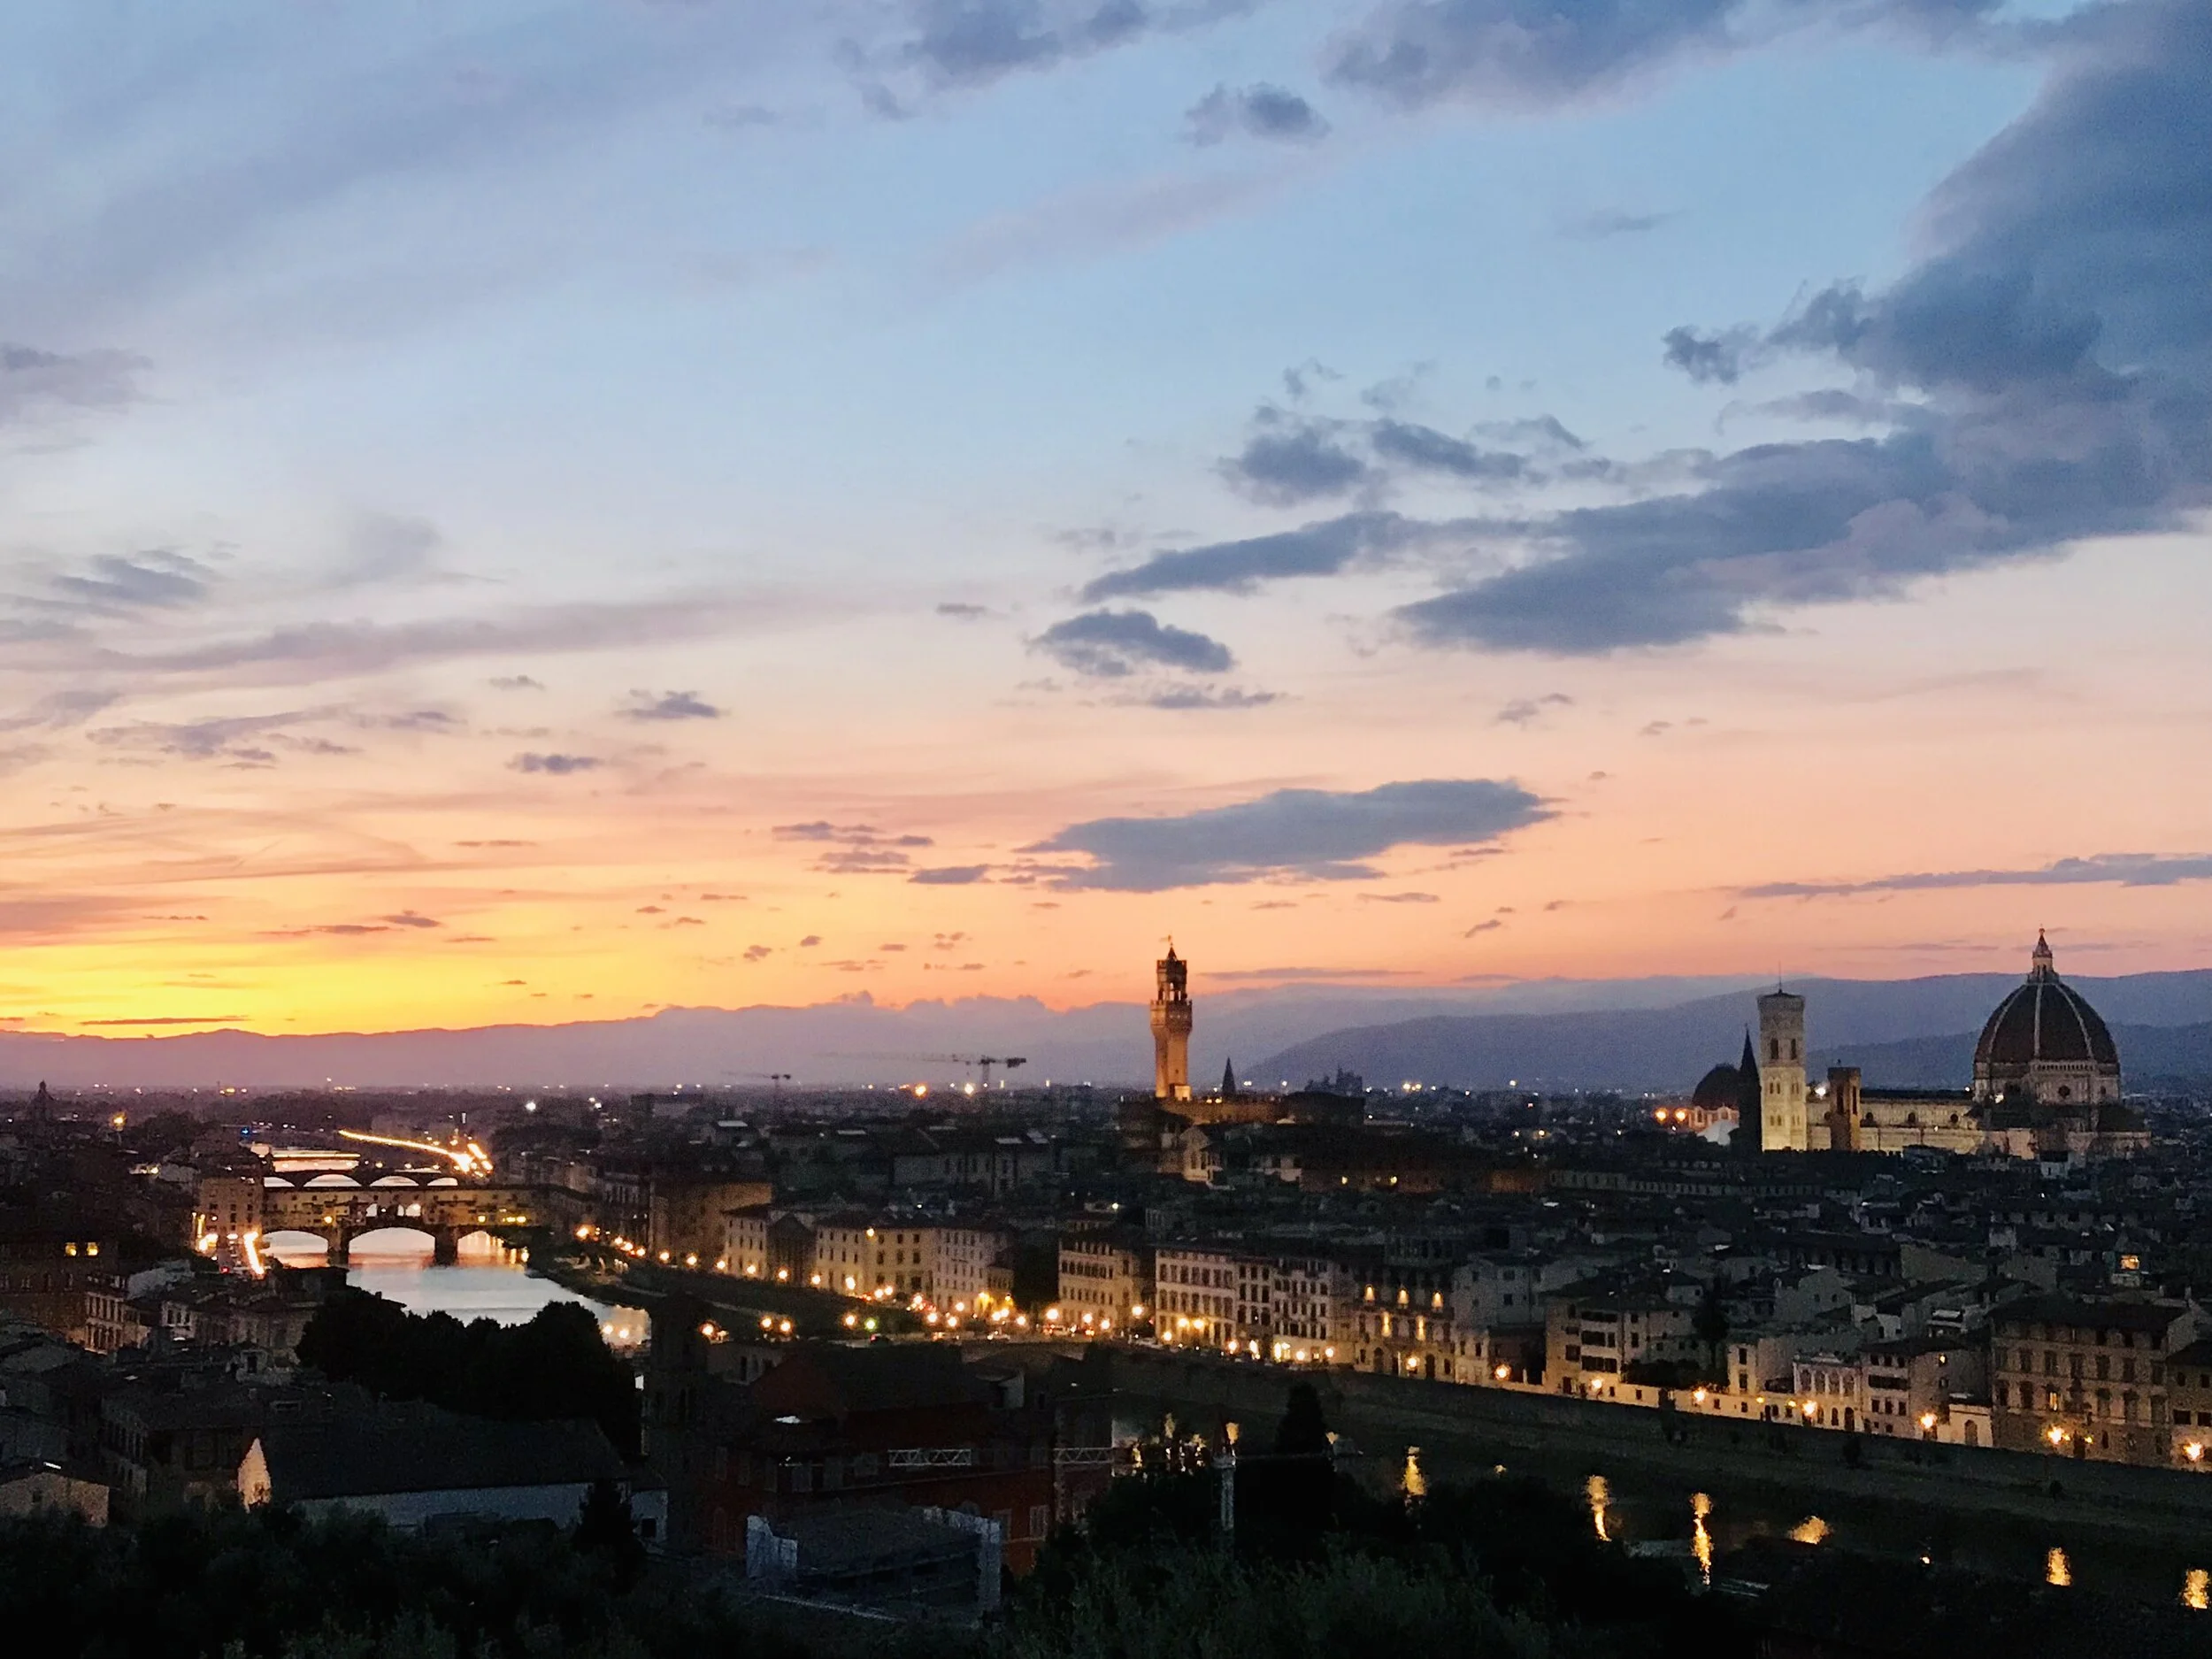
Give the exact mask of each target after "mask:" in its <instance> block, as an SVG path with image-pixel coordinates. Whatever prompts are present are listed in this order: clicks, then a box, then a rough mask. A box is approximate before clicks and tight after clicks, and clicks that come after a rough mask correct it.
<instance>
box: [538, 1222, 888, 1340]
mask: <svg viewBox="0 0 2212 1659" xmlns="http://www.w3.org/2000/svg"><path fill="white" fill-rule="evenodd" d="M530 1271H532V1272H534V1273H541V1274H542V1275H544V1277H546V1278H547V1279H551V1280H552V1281H553V1282H554V1283H555V1284H557V1285H559V1286H562V1287H563V1288H565V1289H567V1290H571V1291H573V1292H575V1293H576V1294H578V1295H580V1296H588V1297H591V1298H593V1299H595V1300H601V1301H604V1300H614V1301H619V1302H628V1303H630V1304H632V1305H634V1306H639V1307H642V1308H644V1309H645V1310H647V1312H648V1313H651V1312H652V1311H654V1310H657V1309H658V1308H660V1307H663V1306H664V1305H665V1304H666V1303H668V1302H671V1301H672V1300H675V1299H678V1298H680V1299H682V1300H685V1301H687V1302H695V1303H696V1304H698V1306H699V1307H700V1308H702V1309H703V1310H705V1311H706V1312H708V1313H710V1314H711V1315H715V1316H718V1318H719V1320H720V1322H721V1323H723V1324H726V1325H729V1326H730V1327H731V1328H732V1329H733V1330H739V1331H742V1330H745V1329H748V1328H749V1327H751V1326H753V1325H757V1324H758V1322H759V1321H760V1320H762V1319H764V1318H767V1319H772V1320H774V1321H775V1322H776V1325H777V1326H778V1329H779V1333H780V1334H781V1335H785V1336H788V1337H795V1338H819V1339H822V1340H843V1341H851V1340H855V1339H856V1338H857V1337H861V1336H864V1335H875V1334H879V1333H880V1334H885V1335H911V1334H915V1333H919V1332H920V1331H921V1330H923V1328H924V1327H923V1325H922V1323H921V1321H920V1320H919V1319H918V1318H917V1317H915V1316H914V1315H913V1314H912V1313H911V1312H910V1311H909V1310H906V1309H904V1308H902V1307H896V1306H890V1305H886V1304H884V1303H880V1302H858V1301H855V1300H854V1299H852V1298H850V1297H846V1296H839V1295H836V1294H833V1293H831V1292H829V1291H826V1290H816V1289H813V1288H812V1287H810V1286H803V1285H780V1284H777V1283H775V1282H774V1281H772V1280H769V1279H741V1278H738V1277H736V1276H735V1275H733V1274H729V1273H713V1272H703V1271H697V1270H694V1269H687V1268H681V1267H664V1266H661V1265H660V1264H658V1263H649V1262H636V1261H633V1260H631V1259H630V1258H629V1257H627V1256H622V1255H621V1254H619V1253H618V1252H616V1251H613V1250H602V1249H598V1248H595V1247H593V1246H591V1245H588V1244H580V1245H572V1246H570V1247H569V1248H557V1247H556V1248H552V1249H549V1250H547V1251H546V1252H544V1254H542V1255H539V1254H537V1253H533V1255H532V1257H531V1264H530ZM848 1318H851V1319H852V1321H853V1323H852V1324H850V1325H848V1324H847V1323H846V1320H847V1319H848ZM785 1320H789V1321H790V1322H791V1328H790V1330H789V1331H787V1332H785V1331H782V1330H781V1326H782V1325H783V1322H784V1321H785Z"/></svg>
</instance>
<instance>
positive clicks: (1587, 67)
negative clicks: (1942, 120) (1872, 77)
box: [1329, 0, 2000, 106]
mask: <svg viewBox="0 0 2212 1659" xmlns="http://www.w3.org/2000/svg"><path fill="white" fill-rule="evenodd" d="M1999 4H2000V0H1851V3H1849V4H1835V3H1833V0H1794V3H1793V4H1784V5H1782V6H1780V7H1778V8H1773V7H1767V8H1762V7H1760V6H1757V5H1755V4H1754V3H1753V0H1584V3H1581V4H1571V5H1568V4H1558V3H1557V0H1385V4H1381V5H1379V6H1378V7H1377V8H1376V9H1375V10H1374V11H1373V12H1371V13H1370V14H1369V16H1368V17H1367V18H1366V19H1365V20H1364V21H1363V22H1362V23H1361V24H1360V26H1359V27H1356V28H1355V29H1354V30H1352V31H1351V32H1350V33H1349V34H1348V35H1347V36H1346V37H1345V38H1344V39H1342V40H1341V41H1340V42H1339V43H1338V46H1337V48H1336V50H1335V53H1334V56H1333V59H1332V62H1331V64H1330V67H1329V78H1330V79H1331V80H1332V81H1336V82H1338V83H1340V84H1342V85H1346V86H1352V87H1356V88H1361V89H1362V90H1364V91H1368V92H1372V93H1375V94H1378V95H1379V96H1383V97H1386V98H1388V99H1390V100H1391V101H1392V102H1394V103H1397V104H1407V105H1418V104H1432V103H1438V102H1442V101H1446V100H1455V101H1463V102H1469V103H1475V104H1492V105H1519V106H1530V105H1535V106H1541V105H1546V104H1560V103H1565V102H1570V101H1571V100H1573V99H1576V98H1578V97H1582V96H1587V95H1590V94H1593V93H1600V92H1604V91H1607V90H1609V89H1610V88H1616V87H1618V86H1621V85H1623V84H1624V83H1626V82H1629V81H1634V80H1636V79H1638V78H1640V77H1641V76H1643V75H1646V74H1648V73H1652V72H1654V71H1655V70H1658V69H1660V68H1663V67H1664V66H1665V65H1669V64H1671V63H1672V62H1675V61H1677V60H1680V59H1685V58H1721V57H1725V56H1728V55H1730V54H1732V53H1733V52H1736V51H1738V50H1743V49H1744V48H1745V47H1747V46H1749V45H1754V44H1756V43H1759V42H1762V41H1763V40H1765V39H1767V38H1770V37H1771V36H1772V35H1774V34H1776V33H1778V32H1780V31H1783V30H1786V29H1789V28H1793V27H1808V26H1810V25H1813V24H1816V23H1822V22H1826V23H1832V24H1838V25H1842V26H1846V27H1868V26H1875V25H1882V24H1897V25H1900V26H1902V27H1906V28H1909V29H1910V30H1912V31H1913V32H1915V33H1917V34H1921V35H1936V36H1949V35H1956V34H1959V33H1961V32H1962V31H1963V30H1965V29H1968V28H1970V27H1975V26H1976V25H1977V24H1978V23H1979V22H1980V21H1981V19H1984V18H1985V16H1986V15H1987V14H1988V13H1990V12H1994V11H1995V10H1996V9H1997V7H1998V5H1999Z"/></svg>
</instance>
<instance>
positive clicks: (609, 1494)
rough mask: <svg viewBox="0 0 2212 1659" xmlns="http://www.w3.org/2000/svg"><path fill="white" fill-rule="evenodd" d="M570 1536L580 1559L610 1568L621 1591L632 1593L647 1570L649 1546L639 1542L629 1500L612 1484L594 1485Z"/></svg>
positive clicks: (610, 1573)
mask: <svg viewBox="0 0 2212 1659" xmlns="http://www.w3.org/2000/svg"><path fill="white" fill-rule="evenodd" d="M569 1536H570V1539H571V1541H572V1542H573V1543H574V1544H575V1546H576V1553H577V1554H578V1555H587V1556H591V1557H593V1558H595V1559H596V1560H598V1561H600V1562H603V1563H604V1564H605V1565H606V1568H607V1571H608V1573H609V1575H610V1576H611V1578H613V1580H614V1585H615V1588H617V1589H618V1590H626V1589H628V1588H629V1587H630V1586H632V1585H634V1584H635V1583H636V1582H637V1578H638V1574H639V1573H641V1572H642V1571H644V1570H645V1546H644V1545H643V1544H641V1543H640V1542H639V1541H638V1535H637V1521H636V1518H635V1517H634V1516H632V1515H631V1513H630V1499H629V1496H628V1494H626V1493H625V1492H624V1491H623V1490H622V1488H621V1487H619V1486H616V1485H615V1483H614V1482H613V1481H611V1480H595V1481H593V1482H592V1483H591V1489H590V1490H589V1491H588V1492H587V1493H585V1494H584V1502H583V1505H582V1507H581V1509H579V1511H578V1512H577V1516H576V1530H575V1531H574V1532H572V1533H571V1534H570V1535H569Z"/></svg>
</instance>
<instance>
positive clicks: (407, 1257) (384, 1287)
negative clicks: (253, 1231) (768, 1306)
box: [270, 1233, 645, 1348]
mask: <svg viewBox="0 0 2212 1659" xmlns="http://www.w3.org/2000/svg"><path fill="white" fill-rule="evenodd" d="M270 1254H271V1255H273V1256H275V1257H276V1258H277V1260H279V1261H280V1262H282V1263H284V1264H285V1265H286V1266H288V1267H320V1266H321V1265H322V1264H323V1260H324V1251H323V1246H322V1241H321V1240H319V1239H311V1238H309V1237H308V1236H307V1235H305V1234H303V1233H278V1234H275V1235H273V1237H272V1239H271V1240H270ZM460 1255H461V1259H460V1260H459V1261H458V1262H457V1263H455V1264H454V1265H452V1266H450V1267H438V1266H434V1265H433V1264H432V1263H431V1260H430V1240H428V1239H427V1238H426V1237H423V1236H421V1235H419V1234H416V1233H381V1234H372V1235H370V1236H369V1237H367V1238H365V1239H362V1240H357V1241H356V1242H355V1244H354V1247H353V1263H352V1266H351V1268H350V1269H349V1271H348V1272H347V1274H346V1279H347V1282H348V1283H349V1284H353V1285H357V1286H359V1287H360V1288H361V1289H363V1290H372V1291H374V1292H375V1293H376V1294H378V1295H380V1296H388V1297H390V1298H391V1299H392V1300H393V1301H394V1302H398V1303H400V1304H401V1305H402V1306H403V1307H405V1308H406V1309H407V1310H409V1311H411V1312H413V1313H449V1314H451V1315H452V1316H453V1317H455V1318H457V1319H458V1320H460V1321H461V1322H462V1323H463V1324H464V1325H465V1324H467V1323H468V1321H470V1320H472V1319H496V1320H498V1321H499V1322H500V1323H501V1324H502V1325H520V1324H522V1323H523V1322H524V1321H526V1320H527V1319H529V1318H530V1317H532V1316H533V1315H534V1314H535V1313H536V1312H537V1310H539V1309H541V1308H542V1307H544V1306H545V1305H546V1304H547V1303H548V1302H581V1303H582V1304H583V1305H584V1306H585V1307H587V1308H589V1309H590V1310H592V1311H593V1312H594V1313H595V1314H597V1315H598V1316H599V1327H600V1329H601V1330H602V1331H603V1332H604V1333H606V1336H607V1339H608V1340H609V1341H610V1342H611V1344H612V1345H613V1346H614V1347H616V1348H634V1347H636V1346H637V1345H638V1344H639V1343H640V1342H641V1341H643V1340H644V1339H645V1315H644V1314H643V1312H642V1311H641V1310H638V1309H636V1308H625V1307H619V1306H615V1305H611V1304H609V1303H607V1302H594V1301H592V1300H591V1299H590V1298H588V1297H586V1296H580V1295H578V1294H576V1293H575V1292H573V1291H572V1290H564V1289H563V1288H562V1287H561V1286H558V1285H557V1284H555V1283H554V1282H553V1281H552V1280H551V1279H540V1278H538V1277H537V1276H535V1275H534V1274H533V1273H532V1272H531V1271H529V1264H528V1263H527V1262H526V1261H525V1260H524V1259H523V1257H522V1256H521V1254H520V1253H519V1252H517V1251H514V1250H511V1249H508V1248H505V1247H504V1246H503V1245H500V1244H498V1243H496V1242H495V1241H494V1240H492V1239H490V1238H489V1237H488V1236H487V1235H486V1234H484V1233H473V1234H472V1235H470V1236H469V1237H468V1238H465V1239H464V1240H462V1241H461V1251H460Z"/></svg>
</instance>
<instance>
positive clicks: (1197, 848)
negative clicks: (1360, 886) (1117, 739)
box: [1023, 779, 1552, 893]
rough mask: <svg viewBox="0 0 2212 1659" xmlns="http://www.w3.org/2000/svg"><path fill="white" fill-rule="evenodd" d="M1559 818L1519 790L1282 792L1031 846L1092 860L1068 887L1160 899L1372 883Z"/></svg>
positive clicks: (1451, 786) (1486, 784)
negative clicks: (1264, 885)
mask: <svg viewBox="0 0 2212 1659" xmlns="http://www.w3.org/2000/svg"><path fill="white" fill-rule="evenodd" d="M1551 816H1552V812H1551V810H1550V808H1549V807H1548V805H1547V803H1544V802H1543V801H1542V800H1540V798H1538V797H1537V796H1535V795H1531V794H1530V793H1529V792H1528V791H1527V790H1525V789H1524V788H1522V787H1520V786H1519V785H1518V784H1516V783H1511V782H1499V781H1494V780H1488V779H1466V780H1422V781H1418V782H1409V783H1387V784H1384V785H1381V786H1380V787H1377V788H1374V789H1369V790H1366V791H1364V792H1361V793H1353V794H1336V793H1331V792H1328V791H1325V790H1320V789H1279V790H1277V791H1275V792H1274V793H1273V794H1271V795H1262V796H1261V797H1259V798H1258V799H1257V800H1255V801H1247V802H1243V803H1239V804H1237V805H1233V806H1224V807H1210V808H1207V809H1204V810H1200V811H1196V812H1189V813H1185V814H1182V815H1180V816H1178V817H1173V818H1096V819H1093V820H1091V821H1090V822H1087V823H1083V824H1075V825H1071V826H1069V827H1067V828H1066V829H1064V830H1062V831H1060V832H1059V833H1057V834H1056V835H1053V836H1051V837H1050V838H1049V839H1048V840H1046V841H1040V842H1038V843H1036V844H1035V845H1034V846H1033V847H1029V848H1025V849H1023V850H1025V851H1026V852H1032V853H1075V854H1082V855H1085V856H1088V857H1089V858H1090V859H1091V861H1092V862H1091V864H1089V866H1088V867H1083V868H1069V869H1064V870H1062V871H1059V872H1056V875H1055V877H1054V879H1053V885H1054V886H1056V887H1086V888H1099V889H1105V890H1109V891H1116V892H1126V893H1157V892H1163V891H1165V890H1167V889H1169V888H1172V887H1204V886H1209V885H1212V884H1216V883H1232V884H1233V883H1240V882H1248V881H1258V880H1263V879H1268V878H1271V877H1276V876H1284V877H1302V878H1304V879H1309V880H1317V881H1350V880H1364V879H1371V878H1373V877H1374V876H1376V875H1377V874H1378V873H1379V872H1377V871H1376V870H1375V869H1374V868H1373V867H1372V866H1371V865H1370V864H1367V863H1365V862H1363V861H1365V860H1367V859H1369V858H1372V857H1375V856H1378V855H1380V854H1382V853H1386V852H1388V851H1389V850H1390V849H1392V848H1394V847H1402V846H1442V845H1452V844H1456V843H1461V842H1466V841H1494V840H1496V839H1497V838H1498V837H1500V836H1502V835H1504V834H1506V833H1509V832H1511V831H1513V830H1516V829H1520V828H1523V827H1525V826H1528V825H1531V824H1535V823H1540V822H1541V821H1542V820H1544V819H1545V818H1550V817H1551Z"/></svg>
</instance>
